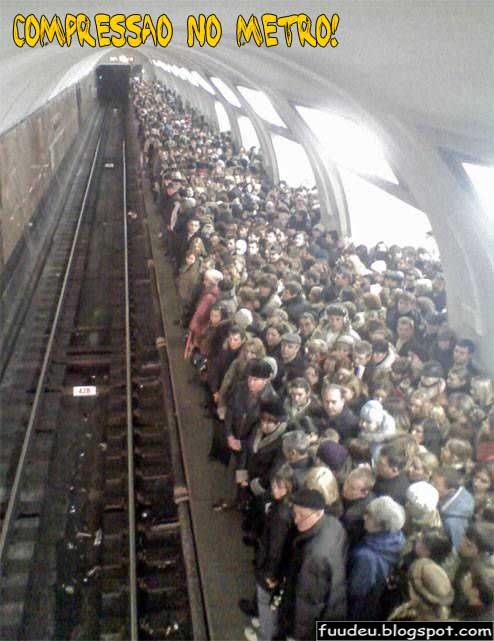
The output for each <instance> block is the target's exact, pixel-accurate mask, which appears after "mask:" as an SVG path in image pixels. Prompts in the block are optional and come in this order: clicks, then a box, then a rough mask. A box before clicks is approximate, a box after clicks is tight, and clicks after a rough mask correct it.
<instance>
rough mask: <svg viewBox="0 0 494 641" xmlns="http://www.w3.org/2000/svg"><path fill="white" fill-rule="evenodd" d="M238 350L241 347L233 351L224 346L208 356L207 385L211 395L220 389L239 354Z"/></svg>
mask: <svg viewBox="0 0 494 641" xmlns="http://www.w3.org/2000/svg"><path fill="white" fill-rule="evenodd" d="M240 349H241V347H239V348H238V349H235V350H233V349H230V348H229V347H228V346H226V347H223V348H222V349H220V350H219V351H218V352H216V353H212V354H211V355H210V357H209V363H208V385H209V389H210V390H211V393H212V394H214V393H216V392H217V391H218V390H219V389H220V387H221V384H222V382H223V379H224V377H225V374H226V373H227V371H228V370H229V368H230V365H231V364H232V363H233V361H234V360H235V359H236V358H237V356H238V355H239V354H240Z"/></svg>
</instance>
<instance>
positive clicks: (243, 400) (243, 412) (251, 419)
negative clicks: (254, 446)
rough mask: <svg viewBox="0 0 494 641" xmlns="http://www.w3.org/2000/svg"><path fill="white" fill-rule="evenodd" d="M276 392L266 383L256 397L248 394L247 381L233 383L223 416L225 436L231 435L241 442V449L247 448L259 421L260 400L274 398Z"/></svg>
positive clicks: (240, 380)
mask: <svg viewBox="0 0 494 641" xmlns="http://www.w3.org/2000/svg"><path fill="white" fill-rule="evenodd" d="M276 397H277V396H276V392H275V391H274V390H273V388H272V387H271V384H270V383H268V384H267V385H266V386H265V387H264V389H263V390H262V391H261V393H260V394H258V395H257V396H256V397H253V396H252V395H251V394H250V392H249V387H248V384H247V379H246V378H245V379H239V380H237V381H235V383H234V385H233V390H232V393H231V396H230V397H229V399H228V401H227V408H226V415H225V434H226V436H229V435H230V434H233V436H235V438H237V439H239V440H241V441H243V442H244V443H243V449H245V448H246V446H247V440H248V439H249V437H250V435H251V433H252V431H253V429H254V428H255V426H256V424H257V422H258V421H259V406H260V402H261V401H262V400H267V399H274V398H276Z"/></svg>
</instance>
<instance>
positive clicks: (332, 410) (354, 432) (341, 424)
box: [321, 383, 359, 441]
mask: <svg viewBox="0 0 494 641" xmlns="http://www.w3.org/2000/svg"><path fill="white" fill-rule="evenodd" d="M321 397H322V404H323V407H324V411H325V412H326V415H327V417H328V422H327V427H328V428H329V427H332V428H334V429H335V430H336V431H337V432H338V434H339V435H340V437H341V440H342V441H346V440H348V439H350V438H356V437H357V436H358V434H359V429H358V423H359V420H358V418H357V417H356V416H355V414H354V413H353V412H352V410H351V409H350V408H349V407H347V406H346V403H345V397H344V396H343V388H342V387H341V386H340V385H334V384H333V383H331V384H330V385H325V386H324V387H323V389H322V393H321Z"/></svg>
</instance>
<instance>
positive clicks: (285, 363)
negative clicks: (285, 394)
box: [278, 332, 307, 389]
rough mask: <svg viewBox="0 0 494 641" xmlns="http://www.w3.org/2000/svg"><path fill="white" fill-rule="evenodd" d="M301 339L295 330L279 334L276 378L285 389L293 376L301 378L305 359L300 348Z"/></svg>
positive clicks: (305, 362) (305, 363)
mask: <svg viewBox="0 0 494 641" xmlns="http://www.w3.org/2000/svg"><path fill="white" fill-rule="evenodd" d="M301 346H302V339H301V338H300V335H299V334H297V333H296V332H285V333H284V334H283V335H282V336H281V362H280V363H279V364H278V365H279V374H278V378H279V380H281V381H282V383H283V388H284V389H287V386H288V383H289V382H290V381H292V380H293V379H294V378H303V376H304V370H305V366H306V365H307V359H306V357H305V354H304V352H303V350H302V349H300V348H301Z"/></svg>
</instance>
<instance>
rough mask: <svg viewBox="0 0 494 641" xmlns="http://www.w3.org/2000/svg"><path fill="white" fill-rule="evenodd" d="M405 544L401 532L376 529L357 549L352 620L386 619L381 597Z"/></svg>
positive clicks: (353, 566) (350, 588) (352, 579)
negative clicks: (378, 530)
mask: <svg viewBox="0 0 494 641" xmlns="http://www.w3.org/2000/svg"><path fill="white" fill-rule="evenodd" d="M404 545H405V537H404V535H403V533H402V532H401V531H399V532H373V533H372V534H366V535H365V537H364V539H363V541H362V542H361V543H359V544H358V545H357V546H356V547H355V548H354V550H353V552H352V554H351V558H350V563H349V568H348V574H349V580H348V600H349V604H350V611H349V619H350V620H352V621H379V620H381V619H382V614H381V609H382V606H381V599H382V597H383V595H384V593H385V590H386V580H387V578H388V577H389V576H390V575H391V573H392V572H393V570H394V568H395V566H396V564H397V563H398V560H399V558H400V553H401V550H402V549H403V547H404Z"/></svg>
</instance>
